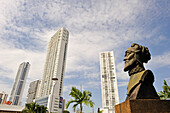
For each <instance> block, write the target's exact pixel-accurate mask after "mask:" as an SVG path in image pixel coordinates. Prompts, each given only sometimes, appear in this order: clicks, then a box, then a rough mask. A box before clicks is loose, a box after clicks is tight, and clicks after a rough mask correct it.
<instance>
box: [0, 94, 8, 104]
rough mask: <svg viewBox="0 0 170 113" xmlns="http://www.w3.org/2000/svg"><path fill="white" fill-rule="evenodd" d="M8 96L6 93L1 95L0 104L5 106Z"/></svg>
mask: <svg viewBox="0 0 170 113" xmlns="http://www.w3.org/2000/svg"><path fill="white" fill-rule="evenodd" d="M7 97H8V94H6V93H5V92H4V91H2V93H0V104H4V102H5V101H6V100H7Z"/></svg>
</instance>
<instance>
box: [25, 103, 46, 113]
mask: <svg viewBox="0 0 170 113" xmlns="http://www.w3.org/2000/svg"><path fill="white" fill-rule="evenodd" d="M46 111H47V107H45V106H40V105H39V104H37V103H35V102H33V103H29V104H25V109H23V110H22V113H46Z"/></svg>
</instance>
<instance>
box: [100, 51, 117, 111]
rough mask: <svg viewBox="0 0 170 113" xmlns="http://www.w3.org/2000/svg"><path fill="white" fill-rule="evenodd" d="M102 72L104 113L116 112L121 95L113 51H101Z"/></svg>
mask: <svg viewBox="0 0 170 113" xmlns="http://www.w3.org/2000/svg"><path fill="white" fill-rule="evenodd" d="M100 73H101V89H102V90H101V91H102V109H103V110H104V113H114V111H115V110H114V106H115V105H116V104H118V103H119V95H118V87H117V77H116V71H115V62H114V54H113V51H110V52H102V53H100Z"/></svg>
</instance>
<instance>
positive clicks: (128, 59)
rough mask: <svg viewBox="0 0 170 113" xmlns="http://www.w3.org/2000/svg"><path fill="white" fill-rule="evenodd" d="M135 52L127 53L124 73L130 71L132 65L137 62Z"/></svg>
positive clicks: (128, 51)
mask: <svg viewBox="0 0 170 113" xmlns="http://www.w3.org/2000/svg"><path fill="white" fill-rule="evenodd" d="M135 54H136V53H135V52H133V51H130V50H127V51H126V53H125V58H124V59H123V60H124V61H125V67H124V71H128V70H129V69H130V68H131V67H132V65H133V64H134V63H135V62H136V59H135Z"/></svg>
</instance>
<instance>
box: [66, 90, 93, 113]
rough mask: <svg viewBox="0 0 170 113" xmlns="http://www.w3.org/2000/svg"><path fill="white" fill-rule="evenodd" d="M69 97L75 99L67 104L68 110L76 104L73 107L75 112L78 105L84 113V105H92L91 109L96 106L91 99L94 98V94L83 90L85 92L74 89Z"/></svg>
mask: <svg viewBox="0 0 170 113" xmlns="http://www.w3.org/2000/svg"><path fill="white" fill-rule="evenodd" d="M69 95H70V96H72V97H73V98H74V100H73V99H71V100H70V101H68V102H67V104H66V109H67V108H68V107H69V105H70V104H71V103H75V104H74V105H73V110H74V111H75V110H76V107H77V106H78V105H80V112H81V113H82V111H83V104H85V105H87V106H88V105H90V107H93V105H94V102H92V100H90V98H91V97H92V93H91V92H89V91H86V90H83V92H81V91H80V90H79V89H76V88H75V87H72V89H71V92H70V94H69Z"/></svg>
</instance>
